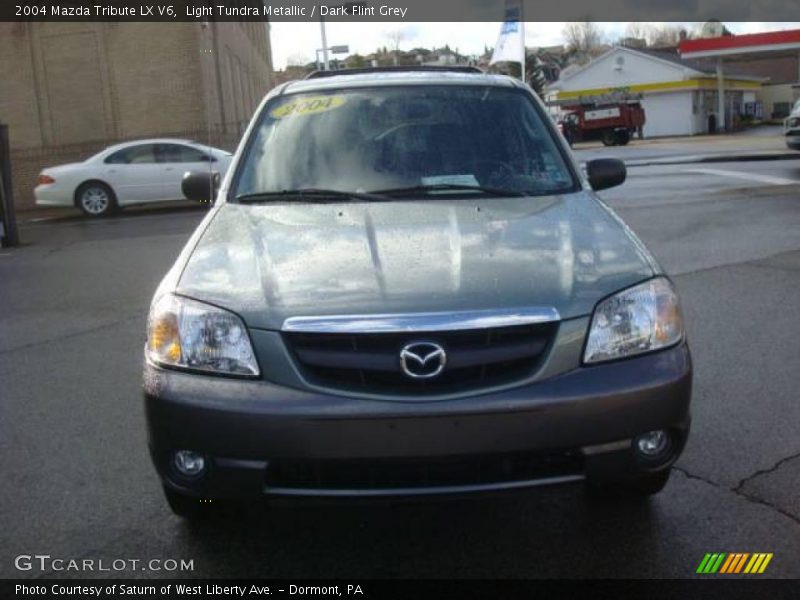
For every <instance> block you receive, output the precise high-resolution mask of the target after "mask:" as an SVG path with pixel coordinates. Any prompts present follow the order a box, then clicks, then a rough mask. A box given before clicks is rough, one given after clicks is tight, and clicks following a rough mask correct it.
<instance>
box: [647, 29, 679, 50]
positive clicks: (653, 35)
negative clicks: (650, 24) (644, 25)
mask: <svg viewBox="0 0 800 600" xmlns="http://www.w3.org/2000/svg"><path fill="white" fill-rule="evenodd" d="M681 35H684V36H688V33H687V31H686V30H685V29H683V28H682V27H680V26H679V25H662V26H660V27H654V28H652V29H651V31H650V32H649V35H648V36H647V43H648V45H650V46H677V45H678V43H679V42H680V41H681Z"/></svg>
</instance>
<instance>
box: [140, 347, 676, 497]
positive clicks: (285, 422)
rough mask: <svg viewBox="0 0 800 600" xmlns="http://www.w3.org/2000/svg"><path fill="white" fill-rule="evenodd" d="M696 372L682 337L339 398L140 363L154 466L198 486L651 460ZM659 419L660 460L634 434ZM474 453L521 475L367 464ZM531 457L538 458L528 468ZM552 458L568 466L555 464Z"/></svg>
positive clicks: (504, 485) (259, 489) (451, 488)
mask: <svg viewBox="0 0 800 600" xmlns="http://www.w3.org/2000/svg"><path fill="white" fill-rule="evenodd" d="M691 379H692V366H691V358H690V355H689V350H688V347H687V346H686V345H685V344H683V343H682V344H680V345H679V346H676V347H673V348H671V349H668V350H664V351H660V352H656V353H653V354H649V355H644V356H641V357H637V358H632V359H627V360H623V361H617V362H612V363H607V364H601V365H596V366H591V367H582V368H579V369H575V370H573V371H571V372H568V373H565V374H563V375H560V376H557V377H552V378H549V379H546V380H542V381H538V382H535V383H532V384H529V385H524V386H521V387H517V388H514V389H510V390H505V391H502V392H496V393H492V394H485V395H480V396H473V397H469V398H461V399H455V400H442V401H431V402H419V401H415V402H407V403H401V402H385V401H379V400H368V399H361V398H347V397H343V396H334V395H327V394H323V393H317V392H313V391H307V390H299V389H294V388H289V387H283V386H278V385H275V384H272V383H270V382H267V381H261V380H259V381H248V380H240V379H229V378H222V377H209V376H204V375H197V374H190V373H184V372H180V371H172V370H166V369H161V368H158V367H154V366H152V365H149V364H147V365H145V377H144V381H145V409H146V416H147V423H148V431H149V445H150V451H151V455H152V458H153V461H154V463H155V466H156V468H157V470H158V472H159V474H160V475H161V477H162V479H163V481H164V483H165V485H167V486H169V487H171V488H173V489H175V490H178V491H181V492H183V493H186V494H190V495H195V496H201V497H245V496H253V497H255V496H260V495H265V494H266V495H289V496H373V495H395V496H396V495H410V494H433V493H447V492H454V493H459V492H470V491H488V490H502V489H510V488H519V487H528V486H532V485H538V484H541V483H557V482H562V481H571V480H575V479H581V478H584V477H589V478H593V479H615V478H625V477H630V476H633V475H636V474H641V473H644V472H648V471H655V470H660V469H664V468H668V467H669V465H670V464H672V462H674V460H675V459H676V458H677V456H678V455H679V454H680V452H681V450H682V448H683V445H684V443H685V441H686V436H687V434H688V429H689V422H690V418H689V400H690V396H691ZM654 429H668V430H669V431H670V432H671V433H672V435H673V440H674V443H673V448H672V452H671V453H670V455H669V457H667V458H665V460H663V461H661V462H659V463H658V464H646V463H645V462H643V461H641V460H639V459H638V458H637V456H636V454H635V453H634V451H633V449H632V445H631V444H632V442H631V440H632V439H633V438H635V437H636V436H637V435H639V434H642V433H644V432H647V431H651V430H654ZM177 449H188V450H194V451H197V452H202V453H203V454H204V455H205V456H206V459H207V460H208V461H209V463H210V464H209V468H208V469H207V471H206V473H205V474H204V475H203V476H201V477H199V478H197V479H186V478H183V477H181V476H180V475H179V474H178V473H177V472H176V471H175V470H174V468H172V466H171V461H170V457H171V452H172V451H174V450H177ZM520 457H522V458H520ZM473 459H474V461H477V462H480V461H483V462H484V464H486V461H487V460H488V461H489V462H491V463H492V464H493V465H494V464H495V463H496V464H498V465H501V466H502V465H505V464H509V465H512V463H513V461H518V462H519V461H520V460H522V461H523V462H524V464H525V465H526V466H525V469H527V470H525V469H522V470H519V471H518V472H519V473H524V475H520V476H519V477H518V478H515V477H514V476H509V477H503V478H500V479H497V478H495V479H492V476H489V479H488V480H485V478H484V479H483V480H480V481H478V480H476V479H475V478H472V477H467V478H466V479H464V480H463V481H462V480H459V479H458V476H451V477H446V478H445V479H443V480H439V479H435V480H431V481H430V482H428V483H425V484H421V485H414V486H408V485H404V484H398V485H396V486H392V485H386V481H385V479H383V480H382V484H381V485H380V486H379V487H372V485H371V484H370V483H369V481H367V475H366V473H367V471H368V470H370V469H373V470H374V469H375V468H376V466H377V468H379V469H383V468H384V467H385V468H387V469H391V468H392V467H393V465H396V464H402V465H403V467H404V468H405V467H408V466H409V465H410V464H411V465H414V464H417V465H418V464H431V465H436V466H437V468H439V467H441V465H447V464H451V463H453V464H457V465H458V469H461V468H463V467H464V466H465V465H467V464H468V463H470V462H471V461H473ZM504 461H510V462H508V463H506V462H504ZM537 461H538V462H537ZM534 463H535V464H536V465H540V464H542V465H545V466H546V468H544V470H540V471H537V470H536V469H534V468H533V467H530V465H533V464H534ZM287 464H288V465H292V466H295V467H296V466H297V465H300V466H301V467H302V468H305V470H306V472H312V473H313V472H316V473H318V472H319V469H318V467H319V466H320V465H323V466H329V465H331V464H336V465H342V464H351V465H354V466H355V468H356V470H355V479H356V480H357V479H358V477H359V474H360V473H362V472H363V473H364V480H363V481H353V482H352V485H346V486H333V487H331V486H330V485H329V484H326V483H325V482H322V481H317V483H316V484H313V483H312V484H308V483H307V482H306V483H303V484H291V483H290V484H285V483H283V484H282V483H280V482H276V481H275V479H274V477H273V475H274V474H275V473H277V472H278V471H281V470H283V471H285V469H286V465H287ZM513 464H517V463H513ZM359 465H361V466H362V467H363V470H359V469H362V467H359ZM559 465H565V469H566V470H565V471H564V472H559V471H558V468H559ZM567 466H568V468H567ZM302 468H301V471H302ZM296 472H297V471H293V473H295V474H296ZM351 474H352V473H351ZM537 474H538V475H537ZM289 481H295V482H296V481H298V480H297V479H294V480H293V479H291V477H290V478H289ZM443 482H444V483H443Z"/></svg>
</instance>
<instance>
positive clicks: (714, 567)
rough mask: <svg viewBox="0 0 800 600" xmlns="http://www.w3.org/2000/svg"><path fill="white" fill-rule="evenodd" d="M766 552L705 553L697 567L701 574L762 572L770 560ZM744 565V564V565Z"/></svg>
mask: <svg viewBox="0 0 800 600" xmlns="http://www.w3.org/2000/svg"><path fill="white" fill-rule="evenodd" d="M772 556H773V555H772V553H767V552H754V553H752V554H751V553H750V552H731V553H730V554H728V553H725V552H714V553H710V552H709V553H707V554H706V555H705V556H704V557H703V560H702V561H700V564H699V565H698V567H697V571H696V572H697V573H702V574H714V573H720V574H723V573H724V574H728V575H731V574H757V573H763V572H764V571H765V570H766V568H767V565H768V564H769V562H770V561H771V560H772ZM745 565H746V566H745Z"/></svg>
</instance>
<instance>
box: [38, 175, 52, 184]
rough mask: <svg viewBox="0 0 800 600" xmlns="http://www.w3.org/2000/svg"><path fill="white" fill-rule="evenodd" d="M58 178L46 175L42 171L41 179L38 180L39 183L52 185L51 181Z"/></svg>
mask: <svg viewBox="0 0 800 600" xmlns="http://www.w3.org/2000/svg"><path fill="white" fill-rule="evenodd" d="M55 182H56V180H55V179H53V178H52V177H50V175H45V174H44V173H42V174H41V175H39V179H37V180H36V184H37V185H50V184H51V183H55Z"/></svg>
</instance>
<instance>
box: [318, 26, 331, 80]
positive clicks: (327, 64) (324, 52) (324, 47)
mask: <svg viewBox="0 0 800 600" xmlns="http://www.w3.org/2000/svg"><path fill="white" fill-rule="evenodd" d="M319 30H320V33H321V34H322V61H323V63H324V66H325V70H326V71H328V70H330V66H331V65H330V62H328V40H327V38H326V37H325V19H323V18H322V17H321V16H320V18H319Z"/></svg>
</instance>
